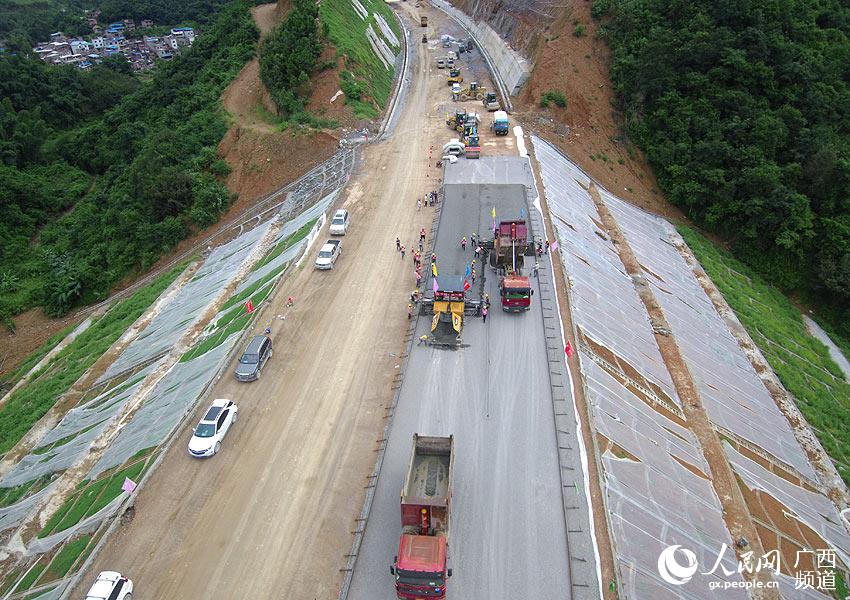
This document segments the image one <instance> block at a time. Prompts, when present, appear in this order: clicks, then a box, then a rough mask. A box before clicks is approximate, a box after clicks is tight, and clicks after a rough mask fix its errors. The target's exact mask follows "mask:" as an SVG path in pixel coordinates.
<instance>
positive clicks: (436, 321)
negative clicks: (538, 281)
mask: <svg viewBox="0 0 850 600" xmlns="http://www.w3.org/2000/svg"><path fill="white" fill-rule="evenodd" d="M452 141H453V142H456V141H458V140H452ZM449 143H451V142H449ZM461 143H462V142H461ZM447 145H448V144H447ZM435 279H436V282H437V285H436V286H434V303H433V311H434V318H433V319H431V335H432V336H433V341H434V342H435V343H437V344H459V343H460V332H461V329H463V313H464V311H465V310H466V306H465V299H464V295H465V294H466V290H467V289H469V283H468V282H467V281H466V279H464V278H463V277H461V276H460V275H438V276H437V277H436V278H435Z"/></svg>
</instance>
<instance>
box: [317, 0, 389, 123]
mask: <svg viewBox="0 0 850 600" xmlns="http://www.w3.org/2000/svg"><path fill="white" fill-rule="evenodd" d="M361 4H363V6H364V7H365V8H366V9H367V10H368V11H369V13H370V15H369V18H368V20H366V21H364V20H363V19H361V18H360V16H359V15H358V14H357V12H356V11H355V10H354V5H353V4H352V3H351V2H322V3H321V4H320V5H319V19H320V20H321V22H322V27H323V29H324V30H325V31H326V33H327V37H328V39H330V41H331V43H332V44H333V45H334V46H335V47H336V48H337V50H338V52H340V53H342V54H344V55H345V57H346V58H345V66H346V69H347V70H348V71H350V72H351V74H352V75H353V78H351V79H349V77H348V76H345V77H346V79H347V81H346V82H345V85H346V87H347V88H348V89H349V90H350V91H353V89H354V88H353V87H352V86H353V85H356V86H357V88H358V89H359V94H353V95H354V96H358V95H359V96H360V99H359V100H358V99H356V98H347V102H349V103H352V104H353V105H354V109H355V114H357V113H358V112H359V113H360V114H365V113H367V112H371V111H367V110H366V109H365V107H364V106H362V105H364V104H365V105H367V106H371V107H372V110H374V111H375V114H376V115H377V113H379V112H380V111H381V110H383V108H384V107H385V106H386V105H387V101H388V99H389V96H390V92H391V91H392V87H393V80H394V79H395V71H394V70H393V68H392V65H391V66H390V68H389V69H387V68H386V67H385V66H384V63H382V62H381V60H380V59H379V58H378V57H377V55H376V54H375V52H374V51H373V50H372V46H371V45H370V44H369V40H368V39H367V38H366V28H367V27H368V25H369V24H371V25H372V29H374V30H375V32H376V33H377V34H378V35H379V36H382V37H383V32H381V28H380V26H379V25H378V22H377V20H376V19H375V17H374V16H373V15H374V14H375V13H378V14H380V15H381V16H382V17H383V18H384V20H385V21H386V22H387V23H388V24H389V26H390V28H391V29H392V30H393V33H395V35H396V37H397V38H398V39H399V40H401V39H402V33H401V31H400V29H399V27H398V23H396V20H395V16H394V15H393V14H392V10H391V9H390V8H389V7H388V6H387V4H386V3H385V2H384V1H383V0H362V2H361ZM386 41H387V45H388V46H390V48H391V49H392V50H394V51H396V50H397V51H400V50H401V48H397V47H395V46H393V45H392V44H391V43H390V41H389V40H386ZM341 84H342V82H341ZM358 103H359V104H358ZM376 106H377V108H376ZM358 109H359V110H358Z"/></svg>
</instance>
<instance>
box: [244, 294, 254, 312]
mask: <svg viewBox="0 0 850 600" xmlns="http://www.w3.org/2000/svg"><path fill="white" fill-rule="evenodd" d="M245 312H249V313H252V312H254V303H253V302H251V299H250V298H248V302H246V303H245Z"/></svg>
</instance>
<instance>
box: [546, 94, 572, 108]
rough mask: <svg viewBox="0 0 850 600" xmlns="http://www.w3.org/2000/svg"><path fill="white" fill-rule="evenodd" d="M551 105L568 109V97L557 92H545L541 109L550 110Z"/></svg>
mask: <svg viewBox="0 0 850 600" xmlns="http://www.w3.org/2000/svg"><path fill="white" fill-rule="evenodd" d="M550 104H554V105H555V106H557V107H559V108H566V107H567V97H566V96H565V95H564V94H563V93H561V92H558V91H556V90H549V91H548V92H543V95H542V96H540V108H549V105H550Z"/></svg>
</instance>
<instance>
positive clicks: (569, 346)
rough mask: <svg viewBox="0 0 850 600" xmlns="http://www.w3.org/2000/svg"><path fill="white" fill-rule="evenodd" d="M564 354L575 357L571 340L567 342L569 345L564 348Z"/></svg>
mask: <svg viewBox="0 0 850 600" xmlns="http://www.w3.org/2000/svg"><path fill="white" fill-rule="evenodd" d="M564 352H566V353H567V357H570V356H572V355H573V345H572V344H571V343H570V340H567V345H566V346H564Z"/></svg>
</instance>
